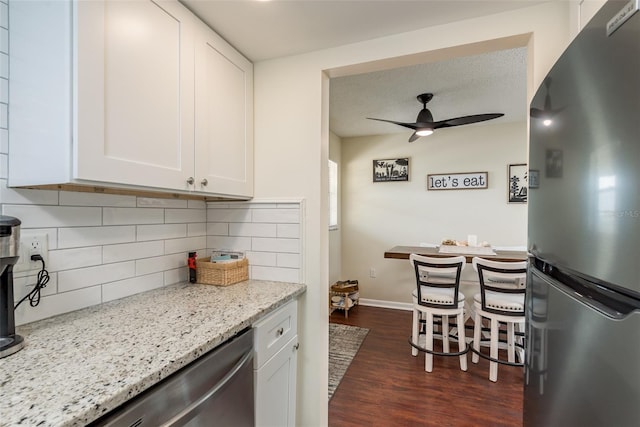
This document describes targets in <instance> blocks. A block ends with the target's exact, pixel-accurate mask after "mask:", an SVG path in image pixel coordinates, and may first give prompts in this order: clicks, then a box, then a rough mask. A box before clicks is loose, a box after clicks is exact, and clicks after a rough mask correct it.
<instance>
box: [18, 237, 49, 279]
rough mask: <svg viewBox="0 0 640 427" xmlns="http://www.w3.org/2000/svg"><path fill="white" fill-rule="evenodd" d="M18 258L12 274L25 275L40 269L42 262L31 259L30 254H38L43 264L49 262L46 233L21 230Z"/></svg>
mask: <svg viewBox="0 0 640 427" xmlns="http://www.w3.org/2000/svg"><path fill="white" fill-rule="evenodd" d="M19 255H20V258H19V259H18V263H17V264H16V265H15V266H14V267H13V272H14V274H19V273H22V274H20V275H26V274H29V273H33V272H38V271H40V270H41V269H42V262H40V261H32V260H31V255H40V256H41V257H42V259H44V262H45V264H47V263H48V262H49V245H48V241H47V235H46V234H39V233H33V232H28V231H26V232H23V233H22V234H21V236H20V253H19Z"/></svg>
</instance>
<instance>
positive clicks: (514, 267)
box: [472, 257, 527, 316]
mask: <svg viewBox="0 0 640 427" xmlns="http://www.w3.org/2000/svg"><path fill="white" fill-rule="evenodd" d="M472 264H473V269H474V270H475V271H476V272H477V273H478V279H479V281H480V296H481V298H482V310H484V311H487V312H489V313H496V314H504V315H507V316H522V315H523V314H524V313H523V312H519V311H507V310H505V311H503V310H497V309H495V308H491V307H487V304H486V302H487V292H495V293H498V294H524V293H525V288H526V286H525V283H526V279H527V262H526V261H518V262H500V261H491V260H488V259H484V258H479V257H474V258H473V260H472Z"/></svg>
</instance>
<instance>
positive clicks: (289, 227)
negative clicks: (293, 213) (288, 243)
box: [276, 224, 300, 239]
mask: <svg viewBox="0 0 640 427" xmlns="http://www.w3.org/2000/svg"><path fill="white" fill-rule="evenodd" d="M276 237H284V238H293V239H297V238H299V237H300V224H277V235H276Z"/></svg>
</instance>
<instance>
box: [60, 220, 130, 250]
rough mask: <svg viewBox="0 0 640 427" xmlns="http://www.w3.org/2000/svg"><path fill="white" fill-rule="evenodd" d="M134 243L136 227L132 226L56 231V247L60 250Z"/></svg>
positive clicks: (76, 228) (62, 229)
mask: <svg viewBox="0 0 640 427" xmlns="http://www.w3.org/2000/svg"><path fill="white" fill-rule="evenodd" d="M135 241H136V227H135V226H134V225H126V226H113V227H73V228H60V229H58V247H59V248H60V249H65V248H78V247H81V246H97V245H110V244H116V243H128V242H135Z"/></svg>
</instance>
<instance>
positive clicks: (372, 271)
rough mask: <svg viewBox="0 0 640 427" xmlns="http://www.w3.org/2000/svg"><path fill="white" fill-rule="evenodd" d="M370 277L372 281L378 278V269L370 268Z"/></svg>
mask: <svg viewBox="0 0 640 427" xmlns="http://www.w3.org/2000/svg"><path fill="white" fill-rule="evenodd" d="M369 277H371V278H372V279H375V278H376V269H375V268H370V269H369Z"/></svg>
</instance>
